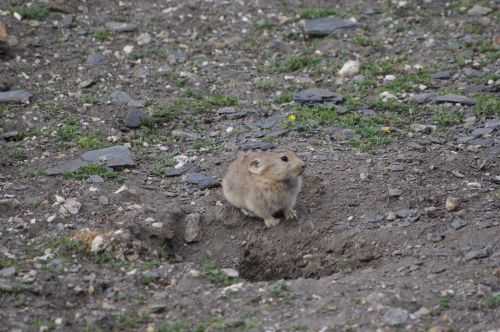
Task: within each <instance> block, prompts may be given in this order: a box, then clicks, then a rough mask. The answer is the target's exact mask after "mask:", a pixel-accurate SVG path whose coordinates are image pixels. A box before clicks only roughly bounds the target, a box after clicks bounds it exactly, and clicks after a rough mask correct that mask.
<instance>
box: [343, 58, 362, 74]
mask: <svg viewBox="0 0 500 332" xmlns="http://www.w3.org/2000/svg"><path fill="white" fill-rule="evenodd" d="M360 66H361V64H360V62H359V61H358V60H349V61H347V62H346V63H344V65H343V66H342V68H341V69H340V70H339V72H338V75H339V76H340V77H352V76H355V75H357V74H358V73H359V69H360Z"/></svg>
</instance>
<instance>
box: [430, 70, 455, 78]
mask: <svg viewBox="0 0 500 332" xmlns="http://www.w3.org/2000/svg"><path fill="white" fill-rule="evenodd" d="M431 78H432V79H435V80H449V79H450V78H451V72H450V71H449V70H445V71H439V72H437V73H434V74H432V75H431Z"/></svg>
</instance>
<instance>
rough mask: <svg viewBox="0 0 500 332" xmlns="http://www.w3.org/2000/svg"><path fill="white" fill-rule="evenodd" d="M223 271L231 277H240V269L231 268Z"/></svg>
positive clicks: (222, 270)
mask: <svg viewBox="0 0 500 332" xmlns="http://www.w3.org/2000/svg"><path fill="white" fill-rule="evenodd" d="M221 272H222V273H224V274H225V275H226V276H228V277H230V278H239V277H240V273H239V272H238V271H236V270H235V269H230V268H227V269H221Z"/></svg>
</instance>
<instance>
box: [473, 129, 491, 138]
mask: <svg viewBox="0 0 500 332" xmlns="http://www.w3.org/2000/svg"><path fill="white" fill-rule="evenodd" d="M493 131H494V129H493V128H488V127H486V128H476V129H474V130H473V131H472V133H471V136H472V137H473V138H478V137H484V136H487V135H489V134H491V133H492V132H493Z"/></svg>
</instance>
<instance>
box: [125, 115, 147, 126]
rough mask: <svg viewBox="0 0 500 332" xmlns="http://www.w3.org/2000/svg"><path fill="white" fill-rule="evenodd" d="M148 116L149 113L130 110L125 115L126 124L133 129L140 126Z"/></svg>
mask: <svg viewBox="0 0 500 332" xmlns="http://www.w3.org/2000/svg"><path fill="white" fill-rule="evenodd" d="M146 118H147V114H146V113H145V112H143V111H140V110H130V111H129V112H128V113H127V116H126V117H125V126H127V127H128V128H131V129H136V128H139V127H140V126H141V125H142V124H143V121H144V120H145V119H146Z"/></svg>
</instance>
